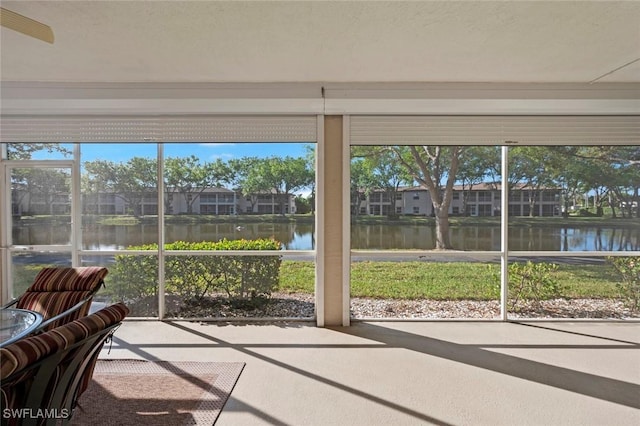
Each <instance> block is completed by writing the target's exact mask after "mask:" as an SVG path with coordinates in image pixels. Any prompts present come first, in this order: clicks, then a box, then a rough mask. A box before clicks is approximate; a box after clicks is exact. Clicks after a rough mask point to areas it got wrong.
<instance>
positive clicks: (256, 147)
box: [82, 143, 308, 162]
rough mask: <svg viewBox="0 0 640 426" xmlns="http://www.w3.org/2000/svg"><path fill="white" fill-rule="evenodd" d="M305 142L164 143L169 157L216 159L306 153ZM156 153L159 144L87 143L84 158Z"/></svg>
mask: <svg viewBox="0 0 640 426" xmlns="http://www.w3.org/2000/svg"><path fill="white" fill-rule="evenodd" d="M305 145H308V144H303V143H286V144H285V143H274V144H265V143H229V144H217V143H210V144H203V143H192V144H185V143H180V144H177V143H175V144H169V143H166V144H164V155H165V157H186V156H189V155H192V154H193V155H195V156H196V157H198V158H200V160H201V161H203V162H209V161H214V160H216V159H217V158H221V159H222V160H225V161H226V160H230V159H232V158H242V157H249V156H256V157H269V156H282V157H285V156H291V157H303V156H305V155H306V150H305ZM155 155H156V145H155V144H83V145H82V161H83V162H84V161H93V160H97V159H100V160H108V161H113V162H126V161H127V160H129V159H130V158H132V157H136V156H138V157H153V156H155Z"/></svg>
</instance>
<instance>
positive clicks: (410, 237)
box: [13, 223, 640, 251]
mask: <svg viewBox="0 0 640 426" xmlns="http://www.w3.org/2000/svg"><path fill="white" fill-rule="evenodd" d="M313 229H314V226H313V224H310V223H256V224H246V223H242V224H233V223H202V224H171V225H168V226H167V228H166V233H165V240H166V242H173V241H189V242H194V241H218V240H221V239H223V238H227V239H242V238H245V239H255V238H275V239H276V240H278V241H280V242H282V243H283V247H284V248H285V249H289V250H312V249H313V248H314V245H315V242H314V241H315V240H314V234H313ZM450 233H451V242H452V244H453V247H454V248H455V249H457V250H478V251H499V250H500V227H499V226H459V227H451V229H450ZM69 234H70V226H69V225H68V224H61V225H59V226H51V224H22V225H20V226H15V227H14V228H13V241H14V244H16V245H50V244H54V245H55V244H69ZM82 240H83V249H84V250H116V249H124V248H126V247H128V246H133V245H141V244H153V243H156V242H157V240H158V235H157V226H156V225H154V224H144V225H141V224H139V225H95V224H92V225H86V226H85V228H84V229H83V239H82ZM509 246H510V249H511V250H527V251H529V250H542V251H637V250H640V229H636V228H615V227H549V226H547V227H543V226H539V227H535V226H534V227H528V226H527V227H510V228H509ZM351 247H352V248H354V249H374V250H375V249H378V250H381V249H382V250H384V249H423V250H429V249H433V248H434V247H435V228H434V227H432V226H427V225H387V224H383V225H380V224H376V225H363V224H357V225H353V226H352V230H351Z"/></svg>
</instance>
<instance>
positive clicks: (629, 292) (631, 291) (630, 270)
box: [607, 257, 640, 312]
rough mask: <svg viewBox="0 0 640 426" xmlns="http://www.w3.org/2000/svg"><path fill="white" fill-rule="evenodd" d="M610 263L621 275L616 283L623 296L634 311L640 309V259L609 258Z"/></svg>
mask: <svg viewBox="0 0 640 426" xmlns="http://www.w3.org/2000/svg"><path fill="white" fill-rule="evenodd" d="M607 262H609V263H610V264H611V265H612V266H613V268H614V269H615V270H616V272H617V273H618V275H620V279H621V281H618V282H617V283H616V286H617V287H618V290H619V291H620V294H621V296H622V297H623V298H624V299H625V302H626V304H627V306H629V308H630V309H631V310H632V311H634V312H635V311H637V310H639V309H640V258H638V257H608V258H607Z"/></svg>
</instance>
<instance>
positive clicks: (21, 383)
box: [0, 303, 129, 426]
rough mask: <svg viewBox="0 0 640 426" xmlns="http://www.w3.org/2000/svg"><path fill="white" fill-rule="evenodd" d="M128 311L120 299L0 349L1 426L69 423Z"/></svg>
mask: <svg viewBox="0 0 640 426" xmlns="http://www.w3.org/2000/svg"><path fill="white" fill-rule="evenodd" d="M128 313H129V309H128V308H127V307H126V306H125V305H124V304H122V303H117V304H114V305H111V306H107V307H106V308H103V309H101V310H99V311H98V312H95V313H93V314H91V315H88V316H85V317H83V318H80V319H77V320H75V321H72V322H70V323H67V324H65V325H62V326H60V327H56V328H54V329H52V330H49V331H47V332H45V333H42V334H38V335H35V336H31V337H27V338H25V339H22V340H18V341H17V342H14V343H12V344H10V345H8V346H6V347H4V348H1V349H0V359H1V360H2V363H1V367H0V403H1V405H2V407H3V415H2V425H7V426H16V425H29V424H33V425H56V424H59V423H58V422H61V424H68V423H69V422H70V420H71V416H72V414H73V409H74V408H75V405H76V402H77V398H78V397H79V396H80V388H81V386H82V384H83V383H84V382H85V379H86V376H87V374H91V373H92V370H91V371H89V369H90V368H92V366H93V363H94V362H95V359H96V358H97V356H98V354H99V352H100V349H101V348H102V346H103V345H104V342H105V341H106V340H107V339H108V338H109V337H110V336H111V335H112V334H113V332H114V331H115V329H116V328H117V327H118V326H119V325H120V323H121V322H122V320H123V319H124V318H125V317H126V316H127V315H128Z"/></svg>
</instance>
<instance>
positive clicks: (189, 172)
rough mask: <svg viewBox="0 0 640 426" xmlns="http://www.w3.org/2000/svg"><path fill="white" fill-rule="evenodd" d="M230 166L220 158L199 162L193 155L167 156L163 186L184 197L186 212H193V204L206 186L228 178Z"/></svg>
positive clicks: (214, 185)
mask: <svg viewBox="0 0 640 426" xmlns="http://www.w3.org/2000/svg"><path fill="white" fill-rule="evenodd" d="M230 175H231V173H230V168H229V166H228V165H227V164H226V163H224V162H223V161H222V160H221V159H217V160H216V161H214V162H211V163H204V164H203V163H201V162H200V159H198V157H196V156H195V155H190V156H189V157H169V158H167V159H166V160H165V163H164V179H165V188H166V191H167V192H168V193H174V192H175V193H178V194H181V195H182V197H183V198H184V201H185V203H186V205H187V213H188V214H192V213H193V204H194V203H195V201H196V200H197V199H198V197H199V196H200V194H202V192H203V191H204V190H206V189H208V188H215V187H221V186H222V185H223V184H224V183H227V182H228V181H229V180H230Z"/></svg>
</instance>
